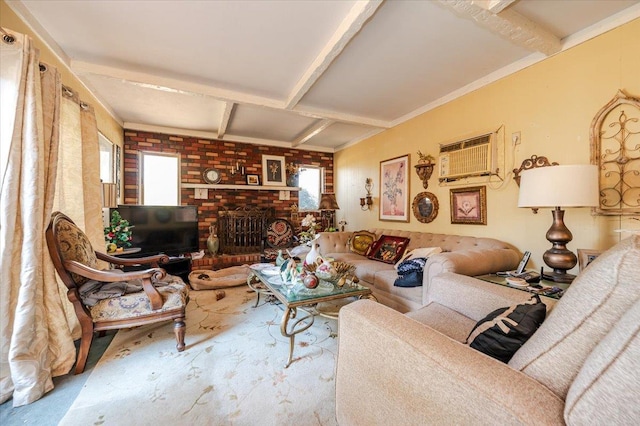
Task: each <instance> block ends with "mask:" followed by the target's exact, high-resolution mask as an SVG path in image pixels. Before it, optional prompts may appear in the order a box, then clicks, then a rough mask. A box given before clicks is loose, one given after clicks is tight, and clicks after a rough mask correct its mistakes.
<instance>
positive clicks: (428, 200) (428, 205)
mask: <svg viewBox="0 0 640 426" xmlns="http://www.w3.org/2000/svg"><path fill="white" fill-rule="evenodd" d="M411 207H412V208H413V215H414V216H415V217H416V219H418V220H419V221H420V222H422V223H429V222H431V221H433V220H434V219H435V218H436V216H438V198H437V197H436V196H435V195H434V194H432V193H431V192H421V193H419V194H418V195H416V197H415V198H414V199H413V203H412V204H411Z"/></svg>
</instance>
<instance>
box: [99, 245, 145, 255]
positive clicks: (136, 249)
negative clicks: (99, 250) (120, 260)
mask: <svg viewBox="0 0 640 426" xmlns="http://www.w3.org/2000/svg"><path fill="white" fill-rule="evenodd" d="M140 250H142V249H141V248H140V247H131V248H126V249H124V250H122V251H114V252H112V253H107V254H108V255H109V256H124V255H125V254H134V253H138V252H139V251H140Z"/></svg>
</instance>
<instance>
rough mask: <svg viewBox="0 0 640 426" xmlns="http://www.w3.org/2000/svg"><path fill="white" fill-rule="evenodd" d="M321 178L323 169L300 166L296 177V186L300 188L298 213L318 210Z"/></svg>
mask: <svg viewBox="0 0 640 426" xmlns="http://www.w3.org/2000/svg"><path fill="white" fill-rule="evenodd" d="M323 178H324V169H323V168H322V167H317V166H305V165H303V166H300V173H299V175H298V186H300V192H299V193H298V197H299V200H298V209H299V210H300V211H305V210H318V206H319V204H320V194H321V193H322V184H323V182H324V179H323Z"/></svg>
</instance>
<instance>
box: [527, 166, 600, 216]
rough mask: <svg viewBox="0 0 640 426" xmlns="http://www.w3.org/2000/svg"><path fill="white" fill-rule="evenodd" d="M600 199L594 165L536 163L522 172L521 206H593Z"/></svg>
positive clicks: (596, 172) (596, 170)
mask: <svg viewBox="0 0 640 426" xmlns="http://www.w3.org/2000/svg"><path fill="white" fill-rule="evenodd" d="M598 203H599V199H598V167H597V166H595V165H586V164H581V165H569V166H548V167H537V168H535V169H529V170H525V171H523V172H522V175H521V176H520V197H519V198H518V207H592V206H597V205H598Z"/></svg>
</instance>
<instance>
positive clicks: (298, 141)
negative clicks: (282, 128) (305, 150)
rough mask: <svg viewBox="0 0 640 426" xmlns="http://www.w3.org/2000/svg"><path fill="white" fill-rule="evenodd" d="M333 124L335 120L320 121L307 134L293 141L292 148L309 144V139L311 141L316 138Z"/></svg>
mask: <svg viewBox="0 0 640 426" xmlns="http://www.w3.org/2000/svg"><path fill="white" fill-rule="evenodd" d="M333 123H335V121H333V120H321V121H319V122H318V123H316V124H315V125H314V126H312V127H311V128H310V129H309V130H308V131H307V132H305V133H304V134H303V135H302V136H300V137H299V138H297V139H296V140H295V141H293V143H292V144H291V146H292V147H296V146H298V145H302V144H303V143H305V142H307V141H308V140H309V139H311V138H312V137H314V136H315V135H317V134H318V133H320V132H322V131H323V130H324V129H326V128H327V127H329V126H331V125H332V124H333Z"/></svg>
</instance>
